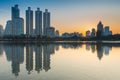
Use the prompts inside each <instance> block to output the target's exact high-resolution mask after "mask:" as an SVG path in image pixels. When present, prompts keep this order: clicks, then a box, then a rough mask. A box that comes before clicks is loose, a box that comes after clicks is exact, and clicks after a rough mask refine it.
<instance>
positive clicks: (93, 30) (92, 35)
mask: <svg viewBox="0 0 120 80" xmlns="http://www.w3.org/2000/svg"><path fill="white" fill-rule="evenodd" d="M91 37H95V29H94V28H93V29H92V32H91Z"/></svg>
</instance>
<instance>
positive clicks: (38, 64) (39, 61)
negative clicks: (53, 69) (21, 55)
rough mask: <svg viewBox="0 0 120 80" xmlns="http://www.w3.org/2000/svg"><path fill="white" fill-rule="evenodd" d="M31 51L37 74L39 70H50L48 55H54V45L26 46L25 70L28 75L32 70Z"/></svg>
mask: <svg viewBox="0 0 120 80" xmlns="http://www.w3.org/2000/svg"><path fill="white" fill-rule="evenodd" d="M33 50H34V51H35V70H36V71H37V72H38V73H39V72H40V71H41V70H43V69H44V70H45V71H48V70H49V69H50V55H51V54H54V52H55V46H54V44H47V45H46V44H45V45H43V46H42V45H26V69H27V71H28V74H30V73H31V71H32V70H33V60H34V59H33Z"/></svg>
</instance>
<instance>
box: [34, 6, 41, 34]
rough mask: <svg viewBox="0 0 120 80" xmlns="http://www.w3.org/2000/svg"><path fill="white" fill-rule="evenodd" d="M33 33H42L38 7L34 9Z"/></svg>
mask: <svg viewBox="0 0 120 80" xmlns="http://www.w3.org/2000/svg"><path fill="white" fill-rule="evenodd" d="M35 33H36V35H42V11H40V9H39V8H37V10H36V11H35Z"/></svg>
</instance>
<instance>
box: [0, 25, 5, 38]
mask: <svg viewBox="0 0 120 80" xmlns="http://www.w3.org/2000/svg"><path fill="white" fill-rule="evenodd" d="M3 31H4V30H3V26H2V25H0V37H2V36H3Z"/></svg>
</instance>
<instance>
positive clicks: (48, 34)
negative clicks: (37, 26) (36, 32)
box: [46, 27, 55, 38]
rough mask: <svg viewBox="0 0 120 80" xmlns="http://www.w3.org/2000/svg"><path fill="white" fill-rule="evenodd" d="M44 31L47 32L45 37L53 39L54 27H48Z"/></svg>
mask: <svg viewBox="0 0 120 80" xmlns="http://www.w3.org/2000/svg"><path fill="white" fill-rule="evenodd" d="M46 31H47V35H46V36H47V37H50V38H53V37H55V28H54V27H48V28H47V29H46Z"/></svg>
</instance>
